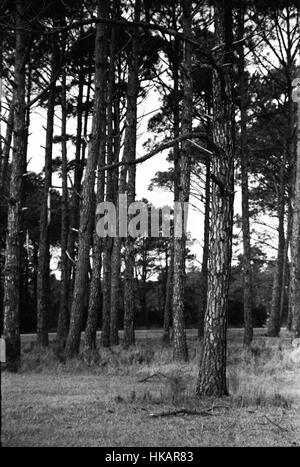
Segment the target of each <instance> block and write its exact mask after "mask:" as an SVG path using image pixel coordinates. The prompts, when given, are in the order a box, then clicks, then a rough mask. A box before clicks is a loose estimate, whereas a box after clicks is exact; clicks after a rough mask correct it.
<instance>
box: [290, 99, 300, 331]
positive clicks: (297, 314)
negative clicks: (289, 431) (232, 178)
mask: <svg viewBox="0 0 300 467" xmlns="http://www.w3.org/2000/svg"><path fill="white" fill-rule="evenodd" d="M295 95H296V97H297V98H296V99H295V100H296V102H297V105H298V110H297V151H296V166H295V167H296V177H295V190H294V209H293V233H292V244H293V255H292V269H293V275H292V277H293V284H292V296H291V305H292V331H293V333H294V334H295V337H300V92H299V91H298V93H297V91H296V90H295Z"/></svg>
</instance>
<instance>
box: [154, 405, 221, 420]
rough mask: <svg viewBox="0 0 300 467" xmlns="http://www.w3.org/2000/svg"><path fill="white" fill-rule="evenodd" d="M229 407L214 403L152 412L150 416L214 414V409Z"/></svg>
mask: <svg viewBox="0 0 300 467" xmlns="http://www.w3.org/2000/svg"><path fill="white" fill-rule="evenodd" d="M217 408H219V409H221V408H222V409H228V408H229V407H228V406H227V405H214V406H212V407H206V408H204V409H202V410H191V409H185V408H183V409H178V410H169V411H167V412H156V413H150V414H149V416H150V417H152V418H158V417H172V416H176V415H202V416H212V415H213V411H214V409H217Z"/></svg>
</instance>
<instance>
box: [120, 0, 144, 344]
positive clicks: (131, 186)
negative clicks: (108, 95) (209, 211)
mask: <svg viewBox="0 0 300 467" xmlns="http://www.w3.org/2000/svg"><path fill="white" fill-rule="evenodd" d="M140 14H141V0H136V1H135V7H134V20H135V21H136V22H139V21H140ZM139 50H140V46H139V31H138V29H135V30H134V31H133V37H132V50H131V52H130V55H129V64H128V86H127V110H126V125H127V127H126V133H125V140H124V156H125V158H126V160H127V161H134V160H135V157H136V130H137V99H138V92H139V63H138V62H139V56H138V54H139ZM135 175H136V166H135V165H131V166H129V168H128V182H127V196H128V205H130V204H131V203H133V202H134V200H135ZM133 242H134V240H133V239H132V238H131V237H130V236H128V237H127V238H126V240H125V250H124V260H125V272H124V277H125V279H124V346H125V347H129V346H130V345H133V344H134V343H135V336H134V315H135V291H134V289H135V281H134V244H133Z"/></svg>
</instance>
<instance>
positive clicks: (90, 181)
mask: <svg viewBox="0 0 300 467" xmlns="http://www.w3.org/2000/svg"><path fill="white" fill-rule="evenodd" d="M106 5H107V0H98V16H99V17H102V14H103V11H107V7H106ZM105 38H106V27H105V26H104V25H103V24H101V23H98V24H97V27H96V44H95V68H96V71H95V101H94V110H93V124H92V134H91V139H90V143H89V151H88V157H87V164H86V170H85V176H84V183H83V189H82V203H81V208H80V226H79V234H78V236H79V245H78V258H77V267H76V275H75V284H74V292H73V303H72V309H71V318H70V329H69V334H68V338H67V343H66V349H65V353H66V356H67V357H68V358H71V357H74V356H75V355H76V354H78V352H79V346H80V337H81V327H82V318H83V301H84V296H85V293H86V286H87V279H88V271H89V263H90V261H89V260H90V246H91V238H92V228H93V221H94V212H95V210H94V186H95V175H96V172H95V171H96V167H97V162H98V156H99V146H100V136H101V123H102V122H101V118H100V116H101V115H102V114H103V109H104V108H105V93H104V84H105V74H106V57H105Z"/></svg>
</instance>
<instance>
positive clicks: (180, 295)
mask: <svg viewBox="0 0 300 467" xmlns="http://www.w3.org/2000/svg"><path fill="white" fill-rule="evenodd" d="M182 7H183V19H182V22H183V34H184V35H185V36H187V37H190V36H191V27H192V20H191V5H190V1H189V0H183V2H182ZM192 118H193V80H192V50H191V44H190V43H189V42H188V41H185V42H184V63H183V111H182V121H181V132H182V134H185V133H189V132H191V129H192ZM190 157H191V155H190V142H189V141H188V140H186V141H184V142H183V143H182V145H181V151H180V153H179V160H178V175H179V177H178V178H179V187H177V188H178V201H179V203H180V206H181V212H182V216H181V222H182V226H181V227H182V235H181V236H177V234H176V225H175V222H174V272H173V358H174V359H175V360H183V361H186V360H187V359H188V350H187V344H186V334H185V322H184V298H185V297H184V295H185V248H186V235H185V225H184V213H185V203H188V200H189V189H190ZM177 181H178V180H177Z"/></svg>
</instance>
